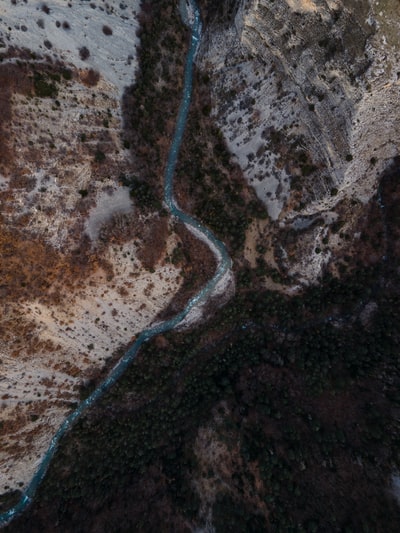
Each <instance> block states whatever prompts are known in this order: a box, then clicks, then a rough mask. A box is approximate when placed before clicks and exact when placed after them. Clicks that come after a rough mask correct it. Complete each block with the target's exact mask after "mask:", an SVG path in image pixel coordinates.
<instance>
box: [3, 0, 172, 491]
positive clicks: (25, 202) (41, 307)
mask: <svg viewBox="0 0 400 533" xmlns="http://www.w3.org/2000/svg"><path fill="white" fill-rule="evenodd" d="M128 4H129V5H128ZM138 10H139V6H138V4H137V3H136V2H135V3H132V2H129V3H124V2H112V1H110V2H103V1H99V2H91V3H89V2H83V1H81V2H77V1H73V2H69V3H67V2H63V1H61V0H60V1H52V2H49V3H48V4H46V3H45V2H39V1H34V0H29V1H22V0H21V1H19V0H18V1H12V2H8V1H7V2H2V3H1V6H0V23H1V25H0V42H1V46H2V49H0V51H1V63H0V79H1V88H2V89H1V101H0V107H1V117H2V119H1V124H0V205H1V214H0V217H1V218H0V224H1V231H0V234H1V236H0V255H1V266H0V271H1V287H0V293H1V301H0V308H1V311H0V315H1V318H0V332H1V344H0V371H1V372H0V398H1V422H0V431H1V449H0V491H7V490H9V489H14V488H17V487H23V486H24V484H25V483H26V482H27V481H28V480H29V479H30V477H31V475H32V473H33V471H34V469H35V468H36V465H37V463H38V460H39V458H40V457H41V454H42V453H43V452H44V450H45V449H46V448H47V446H48V444H49V441H50V438H51V436H52V434H53V433H54V431H55V430H56V429H57V427H58V426H59V425H60V422H61V421H62V420H63V418H64V416H65V414H66V413H67V412H69V410H70V409H71V408H73V407H74V406H75V405H76V404H77V402H78V401H79V399H80V388H81V386H82V384H84V383H86V382H87V381H88V380H90V379H91V377H92V376H95V375H96V374H97V373H98V372H99V370H101V369H102V368H103V367H104V365H105V364H106V362H107V361H108V362H109V361H111V360H112V359H113V354H114V352H115V351H116V350H117V349H119V348H121V346H125V345H126V344H127V343H129V342H130V340H131V339H132V337H133V336H134V335H135V334H136V333H137V332H139V331H141V330H142V329H143V328H144V327H145V326H147V325H148V324H149V323H150V322H151V321H152V320H154V318H155V317H156V315H157V314H158V313H159V312H160V311H161V310H163V309H164V308H165V307H166V305H167V304H168V303H169V301H170V300H171V298H172V296H173V295H174V293H175V292H176V291H177V290H178V288H179V287H180V285H181V278H180V267H177V266H174V264H172V263H165V261H164V260H165V259H166V257H167V256H168V254H171V253H172V251H173V250H174V248H175V247H176V244H177V243H178V242H179V241H180V238H179V237H177V235H176V234H175V233H174V232H173V231H172V228H171V226H170V223H169V221H168V219H167V218H166V217H160V216H159V215H158V214H157V213H155V212H152V211H151V210H150V211H149V210H147V212H146V213H144V212H143V210H141V209H140V205H139V207H138V208H136V207H135V205H134V200H133V199H132V198H131V195H130V189H129V187H127V186H124V185H123V181H124V179H123V177H124V176H125V175H129V173H132V172H133V170H132V168H133V167H132V153H131V151H130V150H128V149H127V143H126V141H125V138H124V129H123V116H122V107H121V99H122V94H123V90H124V87H125V86H128V85H131V84H132V82H133V81H134V79H135V75H136V69H137V60H136V55H137V52H136V46H137V43H138V39H137V36H136V29H137V28H138V20H137V11H138ZM85 50H86V51H85ZM121 177H122V178H121ZM121 180H122V181H121Z"/></svg>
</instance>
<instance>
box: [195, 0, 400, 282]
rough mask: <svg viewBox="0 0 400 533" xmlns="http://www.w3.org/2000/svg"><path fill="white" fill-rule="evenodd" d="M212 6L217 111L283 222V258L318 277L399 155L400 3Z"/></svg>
mask: <svg viewBox="0 0 400 533" xmlns="http://www.w3.org/2000/svg"><path fill="white" fill-rule="evenodd" d="M206 10H207V7H205V11H206ZM207 13H208V17H209V25H208V30H207V34H206V38H205V39H204V43H203V46H202V49H201V53H200V57H199V61H198V62H199V66H200V68H201V69H202V70H203V73H204V74H206V75H207V76H208V77H209V80H210V81H209V85H210V88H211V92H212V96H213V109H212V114H213V115H214V116H215V118H216V120H217V122H218V124H219V125H220V127H221V129H222V132H223V134H224V137H225V140H226V143H227V145H228V147H229V149H230V151H231V152H232V155H233V157H235V158H236V159H237V160H238V162H239V164H240V166H241V167H242V169H243V172H244V174H245V176H246V178H247V180H248V181H249V183H250V184H251V185H252V186H253V187H254V188H255V190H256V192H257V195H258V196H259V198H260V199H261V200H262V201H263V202H264V203H265V205H266V207H267V210H268V213H269V215H270V217H271V219H272V220H273V221H275V228H276V229H275V232H276V237H277V239H278V240H279V241H280V242H279V243H278V244H277V245H276V246H275V248H276V253H275V259H276V260H277V261H278V262H279V263H280V266H281V268H282V269H284V270H285V272H286V273H288V274H289V275H292V276H293V277H294V279H295V280H297V281H300V282H305V283H308V282H310V281H311V282H313V281H315V280H316V279H318V277H319V276H320V275H321V272H322V271H323V269H324V268H325V267H326V265H327V264H328V263H329V262H330V261H331V260H332V256H334V255H335V253H336V252H337V250H338V249H339V248H341V247H343V243H340V242H338V239H336V237H335V238H331V239H329V241H330V243H329V246H326V240H327V237H328V238H329V235H330V234H331V233H332V232H331V229H330V228H331V225H332V224H335V223H337V222H338V219H339V218H340V219H341V220H342V221H344V225H345V229H346V230H348V231H349V232H353V233H354V226H355V223H356V221H357V219H358V218H359V215H360V213H361V212H362V210H363V209H364V206H365V205H366V204H367V203H368V202H369V201H370V199H371V198H372V197H373V195H374V194H375V193H376V190H377V184H378V181H379V176H380V175H381V174H382V172H383V171H384V169H385V168H387V166H388V165H389V164H390V162H391V161H392V160H393V158H394V157H395V156H396V155H397V154H398V149H399V141H400V126H399V121H398V119H397V115H398V111H397V110H398V108H399V79H398V78H399V72H400V64H399V61H400V54H399V51H398V44H397V38H396V35H398V30H399V23H400V18H399V14H398V12H396V9H395V2H394V1H389V2H385V4H384V5H381V4H380V3H379V2H371V3H370V2H367V1H351V2H341V1H339V0H338V1H334V2H333V1H325V0H321V1H311V0H307V1H301V0H299V1H296V0H274V1H271V0H257V1H256V0H247V1H246V0H243V1H236V2H235V1H230V2H225V3H223V5H222V6H221V7H220V9H219V11H215V10H214V11H213V10H212V9H211V8H209V9H208V12H207ZM296 219H297V220H298V222H296ZM316 219H320V220H321V221H322V222H321V223H320V224H318V225H315V224H311V223H310V222H313V221H315V220H316ZM308 223H309V229H308V230H307V227H305V226H307V224H308ZM299 226H301V232H299V231H298V229H299ZM287 230H295V231H294V233H295V234H296V235H295V237H294V241H295V243H297V244H295V245H293V243H292V245H291V249H290V251H289V250H286V249H285V244H284V243H283V242H282V241H283V240H284V239H282V238H281V237H282V232H283V233H285V232H286V231H287ZM279 232H280V233H279ZM296 232H297V233H296ZM278 234H279V235H280V237H279V235H278ZM261 237H262V236H260V238H261ZM261 240H262V239H261ZM292 240H293V239H292ZM324 243H325V244H324ZM316 249H317V251H318V256H317V255H316V254H315V250H316Z"/></svg>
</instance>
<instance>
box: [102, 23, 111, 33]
mask: <svg viewBox="0 0 400 533" xmlns="http://www.w3.org/2000/svg"><path fill="white" fill-rule="evenodd" d="M112 32H113V31H112V29H111V28H110V26H106V25H104V26H103V33H104V35H112Z"/></svg>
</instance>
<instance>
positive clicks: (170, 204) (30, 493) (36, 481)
mask: <svg viewBox="0 0 400 533" xmlns="http://www.w3.org/2000/svg"><path fill="white" fill-rule="evenodd" d="M186 9H187V10H188V13H187V16H186V17H185V19H186V22H187V23H189V25H190V29H191V38H190V46H189V50H188V53H187V56H186V63H185V73H184V85H183V93H182V98H181V103H180V107H179V112H178V116H177V120H176V127H175V132H174V137H173V139H172V142H171V146H170V151H169V155H168V160H167V165H166V170H165V175H164V202H165V204H166V206H167V208H168V210H169V212H170V213H171V215H172V216H174V217H176V218H177V219H178V220H180V221H181V222H183V223H184V224H185V225H186V226H187V227H188V228H189V229H191V230H192V231H194V232H195V233H197V234H198V235H199V234H201V236H202V238H203V239H204V240H205V241H206V242H207V243H208V245H209V246H210V248H211V249H212V250H213V252H214V253H215V254H216V255H217V257H218V267H217V270H216V272H215V274H214V276H213V278H212V279H211V280H210V281H209V282H208V283H207V284H206V285H205V286H204V287H203V288H202V289H201V290H200V291H199V292H198V293H197V294H196V295H195V296H193V297H192V298H191V299H190V300H189V301H188V303H187V304H186V307H185V308H184V309H183V311H181V312H180V313H178V314H177V315H176V316H175V317H174V318H171V319H169V320H166V321H164V322H161V323H159V324H156V325H155V326H153V327H150V328H148V329H145V330H144V331H143V332H142V333H141V334H140V335H139V336H138V338H137V340H136V342H135V343H134V344H133V345H132V346H131V347H130V348H129V349H128V350H127V351H126V353H125V354H124V355H123V357H122V358H121V359H120V360H119V361H118V363H117V364H116V365H115V367H114V368H113V369H112V371H111V372H110V374H109V376H108V377H107V378H106V379H105V380H104V381H103V382H102V383H100V385H99V386H98V387H97V388H96V389H95V390H94V391H93V392H92V394H91V395H90V396H88V398H86V399H85V400H84V401H82V402H81V403H80V404H79V406H78V407H77V408H76V409H75V411H73V412H72V413H71V414H70V415H69V416H68V417H67V418H66V419H65V420H64V422H63V423H62V424H61V426H60V428H59V429H58V431H57V432H56V433H55V434H54V436H53V438H52V439H51V442H50V445H49V447H48V449H47V451H46V453H45V455H44V456H43V459H42V460H41V463H40V465H39V467H38V469H37V470H36V472H35V474H34V475H33V477H32V479H31V481H30V483H29V484H28V486H27V488H26V489H25V491H24V492H23V494H22V496H21V499H20V500H19V502H18V503H17V504H16V505H15V506H14V507H12V508H11V509H9V510H8V511H6V512H4V513H2V514H0V527H2V526H5V525H6V524H8V523H9V522H11V520H12V519H13V518H15V517H16V516H18V515H19V514H21V513H22V512H23V511H24V510H25V509H26V508H27V507H28V505H29V504H30V503H31V502H32V500H33V498H34V496H35V494H36V491H37V489H38V487H39V485H40V483H41V482H42V481H43V478H44V476H45V474H46V471H47V469H48V467H49V464H50V462H51V461H52V459H53V458H54V455H55V453H56V450H57V447H58V444H59V442H60V440H61V439H62V437H63V436H64V435H65V433H66V432H67V431H68V430H69V428H70V427H71V426H72V425H73V424H74V422H76V420H77V419H78V418H79V417H80V416H81V415H82V413H83V412H84V411H86V410H87V409H88V408H89V407H90V406H91V405H93V404H94V403H95V402H96V401H97V400H98V399H99V398H100V397H101V396H102V395H103V394H104V393H105V392H106V391H107V390H108V389H109V388H110V387H111V386H112V385H113V384H114V383H115V382H116V381H117V380H118V379H119V378H120V377H121V375H122V374H123V373H124V372H125V370H126V369H127V368H128V366H129V365H130V364H131V363H132V361H133V360H134V359H135V357H136V355H137V353H138V351H139V349H140V347H141V346H142V344H144V343H145V342H147V341H148V340H150V339H151V338H153V337H154V336H156V335H158V334H160V333H164V332H166V331H169V330H171V329H173V328H175V326H177V325H178V324H179V323H180V322H182V320H184V318H185V317H186V316H187V315H188V313H189V312H190V311H191V310H192V309H193V308H194V307H197V306H199V305H201V304H202V303H204V301H206V300H207V298H208V297H209V296H210V295H211V293H212V292H213V291H214V289H215V288H216V286H217V284H218V283H219V282H220V281H221V279H222V278H223V277H224V276H225V275H226V274H227V273H228V271H229V270H230V267H231V259H230V257H229V255H228V252H227V250H226V248H225V245H224V244H223V243H222V242H221V241H220V240H218V239H217V238H216V237H215V235H213V233H212V232H211V231H210V230H209V229H208V228H206V227H205V226H203V225H202V224H200V222H198V221H197V220H195V219H194V218H193V217H191V216H190V215H188V214H186V213H184V212H183V211H182V210H181V209H180V208H179V206H178V205H177V203H176V201H175V198H174V179H173V178H174V173H175V167H176V163H177V159H178V153H179V149H180V146H181V143H182V138H183V133H184V129H185V125H186V122H187V117H188V112H189V106H190V100H191V95H192V85H193V66H194V59H195V56H196V53H197V50H198V47H199V44H200V37H201V19H200V11H199V8H198V6H197V5H196V3H195V1H194V0H190V4H189V7H188V8H186ZM189 11H190V12H189Z"/></svg>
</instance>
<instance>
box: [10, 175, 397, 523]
mask: <svg viewBox="0 0 400 533" xmlns="http://www.w3.org/2000/svg"><path fill="white" fill-rule="evenodd" d="M380 198H381V202H383V204H382V205H384V209H383V214H382V216H383V217H384V219H385V221H386V224H387V239H388V245H389V246H388V248H389V249H390V250H391V254H390V256H389V259H388V258H387V257H386V258H384V259H382V261H381V262H380V263H378V264H377V265H375V266H373V267H369V268H363V269H361V268H358V269H355V271H354V272H353V273H352V274H351V275H348V276H347V277H343V279H341V280H339V279H337V278H334V277H332V276H327V277H326V278H325V279H324V280H323V281H322V283H321V286H319V287H312V288H309V289H308V290H306V291H305V292H304V293H303V294H301V295H300V294H299V295H297V296H294V297H288V296H283V295H279V294H277V293H272V292H268V291H259V290H254V288H251V286H250V288H249V287H247V286H246V284H240V283H239V286H238V292H237V294H236V296H235V297H234V298H233V299H232V300H231V301H230V302H229V303H228V304H227V305H226V306H225V307H224V308H223V309H221V310H220V311H219V312H218V313H217V314H215V315H214V317H213V320H212V324H211V323H208V324H204V325H203V326H201V327H198V328H197V329H196V330H194V331H189V332H188V331H187V332H182V333H179V332H169V333H167V334H165V335H163V336H159V337H157V338H156V339H154V341H152V342H151V343H149V344H148V345H146V346H145V347H144V348H143V349H142V351H141V353H140V354H139V356H138V358H137V360H136V362H135V363H134V364H133V365H132V367H131V368H130V370H129V371H128V372H127V373H126V374H125V375H124V376H123V377H122V379H121V380H120V381H119V382H118V383H117V385H116V386H115V387H114V388H113V389H112V390H111V391H110V392H109V393H108V394H107V395H106V397H104V398H103V400H102V401H101V402H100V403H99V404H98V405H96V407H95V408H94V409H92V411H91V412H90V413H89V414H88V415H87V416H86V417H85V418H83V419H82V420H80V421H79V423H78V424H77V425H76V427H75V428H74V430H73V431H72V432H71V433H70V434H69V435H68V436H67V438H66V439H65V440H64V442H63V443H62V445H61V447H60V450H59V452H58V455H57V458H56V460H55V462H54V464H52V466H51V468H50V471H49V474H48V476H47V478H46V479H45V481H44V484H43V485H42V487H41V488H40V490H39V494H38V498H37V501H36V502H35V503H34V504H33V506H32V508H31V509H30V510H29V511H28V513H27V514H25V515H23V516H22V517H21V518H20V519H17V520H16V521H15V522H14V523H13V524H12V525H10V526H9V528H8V529H6V531H10V532H11V531H18V533H23V532H25V531H26V532H27V531H29V532H30V533H31V532H35V531H39V530H42V531H43V530H44V531H52V530H53V526H54V524H56V523H57V524H58V525H59V527H60V528H61V530H62V531H66V532H67V531H136V530H139V531H149V532H150V531H154V530H159V528H160V527H161V526H160V525H161V524H162V525H163V527H164V526H165V527H164V529H162V530H165V531H187V526H186V525H187V524H188V523H189V524H192V526H195V525H197V526H200V525H202V524H203V525H204V522H203V521H202V520H201V518H200V517H199V510H200V496H199V493H198V492H196V490H195V489H194V485H193V479H197V480H198V479H208V480H215V481H216V482H217V481H218V480H220V483H219V489H218V490H217V497H216V499H215V501H214V503H213V524H214V526H215V528H216V531H217V532H225V531H233V532H238V533H239V532H243V531H245V532H247V531H255V532H258V531H259V532H261V531H272V532H279V533H280V532H282V531H293V532H297V531H298V532H303V531H304V532H309V531H310V532H311V531H324V532H325V531H326V532H336V531H349V532H350V531H354V532H359V531H374V532H375V531H376V532H385V533H390V532H393V533H394V532H396V531H397V530H398V523H399V519H400V510H399V507H398V505H397V504H396V503H395V502H394V499H393V497H392V495H391V492H390V490H391V489H390V486H389V480H390V475H391V474H392V473H393V472H395V471H396V470H398V468H399V466H400V465H399V460H400V458H399V443H400V426H399V423H398V415H397V414H398V412H399V409H400V395H399V390H400V389H399V386H400V373H399V358H398V350H399V315H400V295H399V289H398V287H399V282H400V279H399V274H398V267H399V257H400V255H399V254H400V250H399V247H398V245H397V240H398V236H399V231H400V230H399V220H400V215H399V213H400V207H399V205H400V202H399V201H398V200H399V198H400V190H399V186H398V169H396V168H395V169H392V172H391V174H390V175H389V176H387V177H385V179H384V180H383V181H382V186H381V190H380ZM178 259H179V258H178ZM88 386H93V383H91V384H90V385H88ZM82 394H83V395H85V391H84V390H82ZM217 419H218V423H217V422H216V420H217ZM207 426H210V427H212V428H213V437H212V438H213V439H214V443H218V442H219V443H222V444H223V445H224V446H225V452H224V455H223V456H222V457H221V458H220V459H219V461H218V463H212V462H211V463H210V464H208V466H207V464H206V466H204V465H203V464H202V463H201V461H200V460H199V456H198V454H196V449H198V446H197V448H196V444H195V443H196V439H197V437H198V434H199V433H198V432H199V428H200V427H207ZM221 465H222V466H221ZM11 496H13V495H10V497H11ZM185 524H186V525H185Z"/></svg>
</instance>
